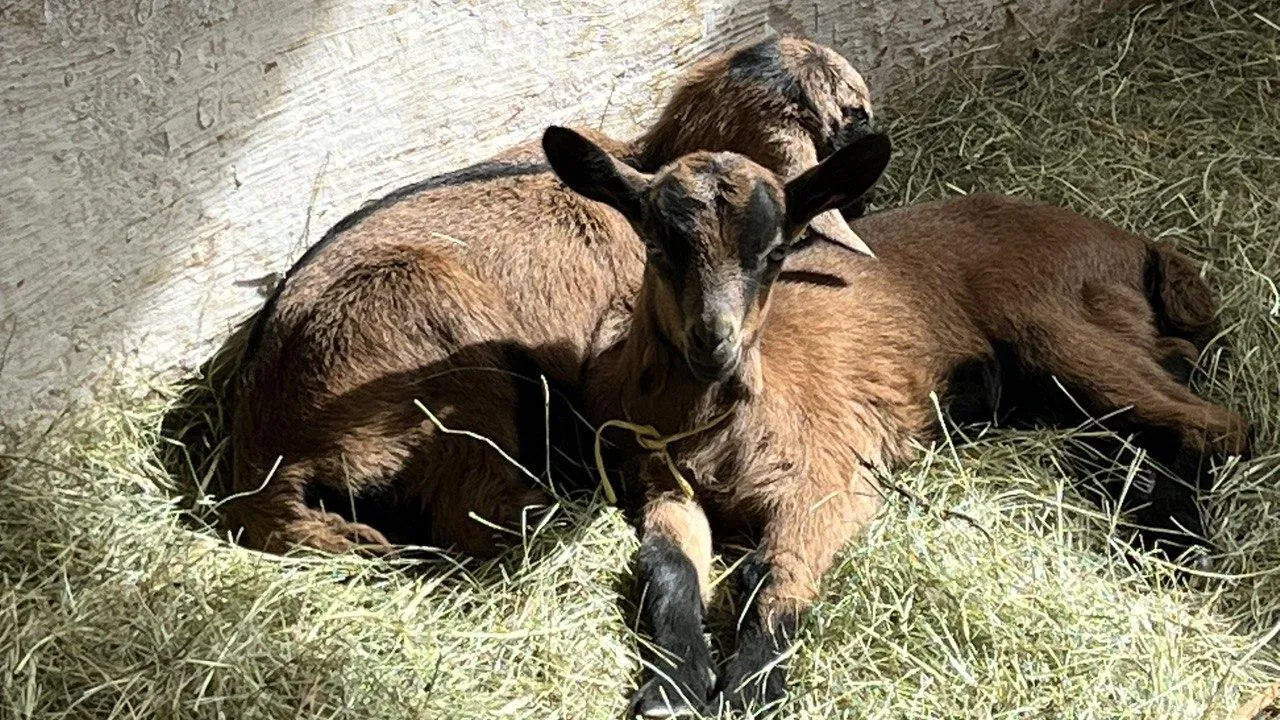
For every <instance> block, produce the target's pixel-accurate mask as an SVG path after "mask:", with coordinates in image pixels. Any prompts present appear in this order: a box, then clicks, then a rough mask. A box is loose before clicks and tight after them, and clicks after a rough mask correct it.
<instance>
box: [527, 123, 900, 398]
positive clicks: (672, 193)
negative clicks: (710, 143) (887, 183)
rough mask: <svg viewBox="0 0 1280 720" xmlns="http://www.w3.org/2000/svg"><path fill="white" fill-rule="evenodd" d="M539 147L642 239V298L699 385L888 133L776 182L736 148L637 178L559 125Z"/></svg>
mask: <svg viewBox="0 0 1280 720" xmlns="http://www.w3.org/2000/svg"><path fill="white" fill-rule="evenodd" d="M542 146H543V150H544V152H545V153H546V155H547V160H548V161H549V162H550V164H551V167H552V169H553V170H555V172H556V175H558V176H559V177H560V179H561V181H562V182H564V183H565V185H567V186H568V187H569V188H570V189H572V190H574V191H575V192H577V193H579V194H581V195H583V196H585V197H587V198H590V199H592V200H598V201H600V202H604V203H607V204H609V205H610V206H612V207H613V208H615V209H616V210H618V211H619V212H621V213H622V214H623V216H625V217H626V218H627V220H628V221H629V222H630V223H631V226H632V228H634V230H635V231H636V234H638V235H639V236H640V238H641V239H642V240H643V241H644V243H645V245H646V247H647V248H648V251H649V252H648V262H647V264H646V269H645V282H644V288H645V290H644V298H642V302H648V303H649V310H650V311H651V313H652V317H653V319H654V321H655V325H656V326H657V331H658V332H659V333H661V335H662V336H663V337H664V338H665V339H666V340H667V341H668V342H669V343H671V345H673V346H674V347H675V348H677V349H678V350H679V351H680V353H681V354H682V355H684V358H685V361H686V363H687V364H688V366H689V370H690V372H691V373H692V374H693V376H694V377H695V378H696V379H697V380H699V381H701V382H706V383H711V382H720V381H724V380H727V379H729V378H730V377H732V376H734V374H735V373H736V372H737V371H738V369H739V368H740V367H741V366H742V358H743V355H744V352H745V351H746V350H747V349H749V348H751V347H753V346H754V345H755V343H756V342H757V340H758V339H759V334H760V328H761V326H762V323H763V322H764V318H765V315H766V311H767V308H768V303H769V292H770V289H771V288H772V285H773V281H774V280H775V279H776V278H777V276H778V271H779V270H780V269H781V267H782V262H783V260H785V258H786V255H787V253H788V252H789V251H790V249H791V248H792V246H793V242H794V240H795V238H796V236H797V235H798V234H799V233H800V232H801V231H802V230H803V229H804V228H805V226H806V225H807V224H808V222H809V221H810V220H812V219H813V218H814V217H815V216H817V215H818V214H819V213H822V212H824V211H826V210H829V209H832V208H838V207H841V206H844V205H847V204H848V203H850V202H852V201H853V200H855V199H857V198H858V197H859V196H861V195H862V194H863V193H864V192H866V190H867V189H868V188H870V187H871V186H872V185H874V184H875V182H876V180H877V179H878V178H879V177H880V173H881V172H882V171H883V170H884V168H885V165H887V164H888V161H889V141H888V138H887V137H885V136H884V135H879V134H868V135H864V136H863V137H861V138H859V139H857V140H854V141H853V142H852V143H851V144H849V145H848V146H846V147H844V148H841V149H839V150H837V151H835V152H834V153H832V154H831V156H830V157H828V158H827V159H826V160H824V161H823V162H821V163H819V164H818V165H816V166H814V167H813V168H810V169H809V170H808V171H806V172H804V173H802V174H801V175H799V176H798V177H796V178H794V179H793V180H791V181H790V182H788V183H786V184H785V185H784V184H783V183H782V182H781V181H780V180H779V179H778V177H777V176H776V175H774V174H773V173H771V172H769V171H768V170H765V169H764V168H762V167H760V166H759V165H757V164H755V163H754V162H752V161H751V160H749V159H747V158H746V157H744V156H742V155H738V154H735V153H723V152H722V153H708V152H696V153H692V154H690V155H685V156H683V157H680V158H677V159H676V160H675V161H673V162H671V163H670V164H668V165H666V166H664V167H662V168H660V169H659V170H658V171H657V172H656V173H654V174H652V175H647V174H644V173H641V172H638V171H636V170H634V169H632V168H630V167H628V166H627V165H625V164H623V163H622V162H620V161H618V160H617V159H615V158H613V157H611V156H610V155H609V154H608V153H606V152H605V151H604V150H602V149H601V148H600V147H598V146H596V145H594V144H593V143H591V142H590V141H589V140H587V139H586V138H584V137H582V136H581V135H579V134H577V133H575V132H574V131H572V130H568V129H566V128H559V127H551V128H548V129H547V131H546V133H544V134H543V136H542Z"/></svg>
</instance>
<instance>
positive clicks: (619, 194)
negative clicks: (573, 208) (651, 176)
mask: <svg viewBox="0 0 1280 720" xmlns="http://www.w3.org/2000/svg"><path fill="white" fill-rule="evenodd" d="M542 152H543V153H544V154H545V155H546V156H547V162H549V163H550V164H551V169H552V170H554V171H555V173H556V176H557V177H559V178H560V181H561V182H563V183H564V184H565V185H567V186H569V189H570V190H573V191H574V192H576V193H578V194H579V195H582V196H583V197H587V198H590V199H592V200H598V201H600V202H602V203H606V204H608V205H610V206H612V207H613V208H615V209H616V210H618V211H619V212H621V213H622V214H623V215H626V216H627V217H628V218H632V219H634V218H636V216H637V214H638V213H639V210H640V195H641V193H643V192H644V189H645V186H646V185H647V184H648V176H646V175H644V174H643V173H640V172H638V171H636V170H635V169H633V168H631V167H629V166H627V165H625V164H623V163H621V162H619V161H618V160H616V159H614V157H613V156H612V155H610V154H609V153H607V152H605V151H604V150H603V149H602V148H601V147H600V146H599V145H596V144H595V143H593V142H591V141H590V140H588V139H586V138H585V137H583V136H581V135H579V134H578V133H576V132H574V131H573V130H570V129H569V128H566V127H559V126H556V125H552V126H551V127H549V128H547V129H546V131H545V132H544V133H542Z"/></svg>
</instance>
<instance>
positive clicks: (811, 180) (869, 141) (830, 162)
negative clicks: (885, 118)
mask: <svg viewBox="0 0 1280 720" xmlns="http://www.w3.org/2000/svg"><path fill="white" fill-rule="evenodd" d="M890 154H891V147H890V145H889V136H888V135H884V134H881V133H875V134H872V135H865V136H863V137H861V138H858V139H857V140H855V141H853V142H852V143H850V144H848V145H846V146H844V147H842V148H840V149H839V150H837V151H835V152H834V153H832V154H831V156H830V157H828V158H827V159H826V160H823V161H822V162H820V163H818V164H817V165H814V166H813V167H811V168H809V169H808V170H806V171H805V172H803V173H801V174H800V175H799V176H798V177H796V178H795V179H793V180H791V182H789V183H787V188H786V191H787V235H788V236H790V237H794V236H795V235H796V234H797V233H799V232H800V231H801V230H802V229H804V226H805V225H807V224H808V223H809V221H810V220H812V219H814V218H815V217H817V216H818V215H820V214H822V213H823V212H825V211H827V210H832V209H834V208H839V207H843V206H845V205H848V204H849V203H851V202H853V201H854V200H857V199H858V198H859V197H862V195H863V194H864V193H865V192H867V191H868V190H870V189H871V188H872V186H874V185H875V184H876V181H877V180H879V179H880V174H881V173H883V172H884V169H885V167H886V166H887V165H888V164H889V155H890Z"/></svg>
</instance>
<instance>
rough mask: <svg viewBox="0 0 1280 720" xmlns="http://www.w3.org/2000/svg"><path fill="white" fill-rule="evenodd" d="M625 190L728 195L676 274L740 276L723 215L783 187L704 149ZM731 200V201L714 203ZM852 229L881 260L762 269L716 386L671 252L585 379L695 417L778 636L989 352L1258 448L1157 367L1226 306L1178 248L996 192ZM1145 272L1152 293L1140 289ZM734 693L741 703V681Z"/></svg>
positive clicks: (765, 617) (656, 478) (683, 531)
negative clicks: (752, 546) (673, 188)
mask: <svg viewBox="0 0 1280 720" xmlns="http://www.w3.org/2000/svg"><path fill="white" fill-rule="evenodd" d="M557 167H558V166H557ZM716 172H721V173H723V176H721V177H716V176H715V174H716ZM624 175H625V173H624ZM562 176H563V173H562ZM630 182H631V184H633V185H640V186H643V187H648V188H649V189H646V190H645V191H644V194H643V197H644V198H646V200H645V202H648V203H650V204H651V205H652V204H653V202H654V201H653V198H654V197H655V195H658V194H660V192H661V191H659V190H654V189H652V187H659V186H663V185H664V184H671V183H672V182H674V184H676V185H677V186H679V187H680V188H681V190H682V191H683V192H687V193H688V194H690V195H691V196H697V195H699V194H700V193H702V194H704V195H705V191H704V190H702V188H706V187H708V186H714V187H717V188H719V191H718V192H719V196H718V197H717V198H715V199H714V200H711V201H705V202H702V203H701V204H700V205H698V207H700V208H701V210H699V211H698V214H696V218H697V220H696V223H695V226H696V228H697V232H695V233H692V234H689V235H688V236H687V237H686V239H685V240H683V241H681V242H685V243H688V244H689V245H690V246H691V248H692V250H691V251H690V252H688V253H687V255H686V257H687V258H688V259H687V260H686V266H685V267H683V268H682V269H681V272H683V273H684V275H686V276H690V277H692V276H694V275H697V276H698V277H703V276H706V277H711V276H718V277H724V276H728V275H733V274H735V273H739V272H742V271H741V270H740V268H741V267H745V265H744V263H742V262H741V257H740V254H741V253H740V250H739V245H740V244H741V242H742V239H741V236H740V235H739V232H740V231H741V229H742V228H743V227H745V226H744V225H742V224H737V225H735V224H733V223H732V222H729V223H728V224H727V225H726V221H725V218H726V217H728V218H732V217H736V216H739V215H741V214H742V212H741V207H742V205H743V198H744V197H746V193H745V191H744V187H746V186H749V185H751V184H754V183H760V182H766V184H768V183H769V182H771V181H765V180H762V179H761V173H760V172H758V168H757V169H752V166H751V164H750V163H747V162H746V161H743V162H740V163H736V164H735V163H734V162H732V161H730V160H728V159H724V158H708V157H707V156H705V155H701V154H700V155H695V156H691V157H689V158H682V159H680V160H679V161H677V162H676V164H675V165H674V166H673V167H669V168H666V169H664V170H662V171H661V172H660V173H659V174H658V175H657V176H655V177H654V178H653V179H651V180H643V179H632V180H631V181H630ZM645 182H649V183H651V186H646V185H643V183H645ZM571 184H572V183H571ZM575 187H577V186H575ZM769 187H770V193H771V194H772V195H774V196H777V195H778V193H780V192H781V190H780V189H779V188H778V187H777V186H776V184H770V185H769ZM588 194H589V195H590V192H588ZM607 195H608V193H602V194H599V195H591V196H593V197H597V198H598V199H610V198H609V197H606V196H607ZM790 197H791V193H790V191H788V198H789V200H788V201H790ZM695 204H696V203H695ZM618 206H621V207H626V203H625V202H623V203H619V204H618ZM718 207H720V208H723V207H727V208H729V210H727V211H726V210H719V211H714V210H712V209H710V208H718ZM735 208H737V210H735ZM655 213H658V214H660V213H659V211H658V210H655V209H653V208H652V207H651V208H650V209H649V210H646V211H644V212H637V213H633V214H634V215H635V216H636V217H644V218H651V217H653V216H654V215H655ZM633 222H636V220H635V219H634V217H633ZM663 222H666V220H665V219H663V220H659V221H652V220H647V221H645V222H644V223H642V224H641V225H639V227H641V228H642V229H641V235H649V234H653V235H655V236H656V235H660V234H661V233H660V232H658V231H657V230H654V229H653V228H656V227H659V226H661V225H662V223H663ZM853 227H854V229H855V230H856V231H857V232H858V233H859V234H860V235H862V236H863V237H864V238H866V239H867V240H868V241H869V242H870V243H871V245H872V246H873V248H874V249H875V250H876V252H877V254H878V256H879V257H878V259H871V258H866V257H861V256H858V255H855V254H852V253H849V252H846V251H843V250H841V249H837V248H834V247H831V246H829V245H824V244H819V245H813V246H810V247H807V248H805V249H802V250H799V251H798V252H796V253H794V254H792V255H791V256H790V257H789V258H788V260H787V262H786V266H785V269H784V270H783V271H782V272H781V273H780V275H778V276H777V280H776V282H775V283H774V284H775V287H773V288H772V292H770V287H769V285H768V281H770V280H772V278H770V277H768V276H765V285H764V287H762V288H761V289H760V290H759V294H758V295H757V296H756V297H755V298H754V302H750V300H751V298H750V291H741V292H746V293H747V294H746V297H747V298H748V304H747V305H739V306H737V307H732V308H729V309H728V310H727V311H726V312H730V313H733V314H735V316H736V317H738V318H740V323H741V325H740V327H739V328H738V329H737V330H736V331H735V332H726V333H724V336H725V337H735V336H736V337H738V338H740V339H741V345H740V358H739V361H738V364H737V365H735V366H734V370H733V372H732V374H731V375H729V376H728V377H727V378H725V379H723V380H714V381H708V380H707V378H706V377H705V373H703V372H701V371H698V370H697V367H698V363H697V361H696V358H692V357H691V351H692V350H691V346H690V343H689V340H688V338H689V337H690V333H689V330H688V327H689V323H690V314H691V313H693V314H694V315H696V314H697V313H698V312H699V311H700V308H699V302H697V301H695V302H690V298H689V297H687V293H689V292H690V290H689V288H692V287H695V285H686V286H685V289H684V290H683V291H681V290H679V289H678V288H676V287H674V286H673V283H672V282H671V281H670V279H669V278H670V277H672V276H673V273H672V272H671V271H670V270H669V269H664V267H663V263H664V262H667V263H668V264H669V262H670V261H669V260H663V259H662V258H669V257H671V255H672V251H671V250H669V249H666V250H663V251H662V252H661V254H659V255H656V256H654V257H656V258H659V259H657V260H653V259H651V261H650V263H649V264H648V266H647V268H646V273H645V276H644V280H643V283H642V286H641V290H640V295H639V299H638V300H637V303H636V307H635V309H634V312H633V313H632V316H631V322H630V327H629V330H628V331H627V332H626V333H625V334H624V335H623V336H622V337H620V338H602V339H600V340H599V343H600V346H601V347H602V348H605V349H603V351H602V353H601V354H600V356H599V357H598V358H597V359H596V360H595V361H593V363H592V364H591V366H590V368H589V372H588V376H587V380H586V387H587V397H588V399H589V407H590V410H591V415H592V417H593V418H594V419H595V420H598V421H604V420H607V419H613V418H626V419H627V420H629V421H631V422H634V423H640V424H646V425H652V426H653V427H654V428H656V429H657V430H658V431H659V432H660V433H662V434H664V435H672V434H675V433H679V432H686V431H690V430H695V429H699V428H701V429H700V430H698V431H697V432H695V433H694V434H693V435H692V436H691V437H690V438H688V439H686V440H683V441H681V442H679V443H678V444H676V445H675V446H674V447H673V449H672V452H673V453H674V456H675V460H676V462H677V464H678V467H679V468H680V471H681V472H682V474H683V475H684V476H685V478H687V479H688V480H689V481H690V482H691V483H692V485H693V487H694V489H695V496H694V498H691V499H689V500H687V501H686V502H687V503H689V504H696V505H698V506H701V507H703V508H705V511H706V512H707V513H708V514H710V515H711V516H712V517H713V518H715V520H716V521H715V522H714V523H713V524H712V526H711V530H712V532H714V533H715V534H716V535H717V536H720V537H723V536H724V535H726V534H733V533H738V532H742V531H745V532H746V533H747V534H748V535H749V536H751V537H754V538H756V539H757V540H758V542H759V558H760V560H761V561H762V562H763V563H764V564H765V565H766V566H767V567H768V571H769V574H770V578H769V580H768V582H765V583H763V584H762V585H761V586H760V587H759V588H758V590H759V594H758V597H757V599H756V601H755V609H756V611H758V613H759V616H760V617H761V618H762V622H763V624H764V627H768V628H772V627H775V625H776V626H778V627H784V626H785V624H780V623H782V621H783V620H784V619H785V618H794V617H796V616H798V615H799V614H801V613H803V612H804V611H805V610H806V609H807V608H808V607H809V606H810V605H811V604H812V603H813V602H814V601H815V599H816V598H817V596H818V592H819V581H820V579H821V577H822V575H823V574H824V573H825V572H826V571H827V569H828V568H829V567H830V565H831V563H832V561H833V559H834V557H835V555H836V553H837V552H838V551H839V550H840V549H841V548H842V547H843V546H844V545H845V543H847V542H848V541H849V540H850V539H851V538H853V537H855V536H857V535H858V534H860V533H861V532H862V531H863V530H864V529H865V527H866V526H867V524H868V523H869V522H870V521H871V520H872V519H873V517H874V516H875V515H876V513H877V510H878V508H879V507H880V504H881V494H882V492H881V488H880V487H879V486H878V483H877V477H878V474H879V473H881V472H885V471H886V470H888V469H890V468H892V467H894V466H895V465H898V464H899V463H902V462H904V461H906V460H908V459H909V458H911V457H912V456H913V455H914V454H915V451H914V450H913V448H914V447H916V444H915V443H916V442H917V441H927V440H928V439H929V438H930V437H931V436H932V435H933V434H934V433H935V432H936V431H937V429H938V422H937V413H936V410H935V407H934V404H933V400H932V399H931V397H930V393H931V392H937V393H938V394H939V395H941V396H945V395H946V394H947V392H948V390H949V389H951V388H949V387H948V385H949V382H950V380H951V378H952V377H953V376H954V374H955V372H956V371H957V369H959V368H960V367H962V366H963V365H964V364H966V363H968V362H972V361H974V360H984V359H994V358H995V356H996V354H997V349H996V348H997V347H998V346H1005V347H1011V348H1013V349H1014V352H1015V354H1016V356H1017V362H1018V365H1019V367H1020V368H1021V369H1022V371H1023V372H1027V373H1030V374H1035V373H1043V374H1047V375H1053V376H1057V377H1059V378H1061V379H1062V380H1063V381H1064V382H1065V383H1066V384H1068V385H1069V386H1070V387H1073V388H1076V389H1077V390H1078V391H1079V392H1080V393H1082V398H1081V402H1084V403H1086V404H1087V405H1088V407H1089V409H1090V410H1092V411H1094V412H1096V413H1099V414H1105V413H1111V412H1120V413H1121V414H1120V416H1119V417H1120V418H1121V420H1122V421H1123V422H1124V423H1127V424H1129V425H1130V426H1132V427H1135V428H1158V429H1161V430H1166V431H1169V432H1172V433H1175V434H1176V436H1177V437H1178V439H1179V440H1180V442H1181V445H1182V448H1183V452H1184V453H1186V454H1191V455H1195V456H1199V455H1201V454H1203V453H1222V454H1239V453H1243V452H1245V451H1246V450H1247V436H1248V426H1247V423H1246V422H1245V421H1244V420H1243V419H1242V418H1240V417H1239V416H1237V415H1235V414H1233V413H1231V412H1229V411H1228V410H1226V409H1224V408H1222V407H1219V406H1217V405H1214V404H1211V403H1209V402H1206V401H1204V400H1202V399H1201V398H1199V397H1197V396H1196V395H1195V394H1194V393H1192V392H1191V391H1190V390H1189V389H1187V388H1186V387H1185V386H1184V385H1182V384H1180V383H1179V382H1177V381H1176V380H1175V379H1174V378H1173V377H1171V376H1170V375H1169V373H1168V372H1167V371H1166V369H1165V368H1164V367H1162V364H1161V363H1162V362H1164V361H1165V360H1166V358H1167V357H1168V356H1169V355H1170V354H1171V353H1172V354H1177V355H1179V356H1181V357H1183V358H1189V359H1192V360H1194V357H1195V356H1196V354H1197V346H1196V344H1195V343H1196V342H1202V341H1203V339H1204V338H1205V337H1206V336H1207V334H1208V332H1209V330H1210V328H1211V325H1212V321H1213V315H1214V308H1213V302H1212V298H1211V296H1210V294H1209V293H1208V291H1207V289H1206V288H1205V287H1204V284H1203V283H1202V282H1201V281H1200V280H1199V278H1198V276H1197V275H1196V274H1195V273H1194V271H1193V270H1192V269H1191V266H1190V263H1189V262H1188V261H1187V260H1186V259H1185V258H1183V257H1182V256H1180V255H1178V254H1177V253H1176V252H1175V251H1173V250H1171V249H1169V248H1168V247H1166V246H1163V245H1156V244H1153V243H1151V242H1149V241H1147V240H1145V239H1143V238H1141V237H1138V236H1136V235H1133V234H1130V233H1127V232H1124V231H1122V230H1119V229H1117V228H1115V227H1112V226H1110V225H1107V224H1105V223H1102V222H1099V221H1095V220H1091V219H1088V218H1085V217H1082V216H1080V215H1077V214H1075V213H1073V212H1070V211H1068V210H1064V209H1061V208H1056V207H1051V206H1048V205H1042V204H1038V203H1033V202H1028V201H1022V200H1015V199H1011V198H1007V197H1000V196H994V195H974V196H969V197H963V198H957V199H953V200H946V201H942V202H937V203H931V204H926V205H920V206H916V207H910V208H905V209H900V210H895V211H890V212H885V213H881V214H877V215H873V216H871V217H868V218H864V219H862V220H860V221H858V222H856V223H854V224H853ZM1153 273H1154V274H1155V275H1157V276H1158V277H1157V278H1156V283H1157V287H1154V288H1147V287H1145V283H1148V282H1149V281H1150V280H1151V275H1152V274H1153ZM724 282H725V283H728V284H732V281H724ZM699 292H701V291H700V290H699ZM735 292H739V291H735ZM1149 293H1150V294H1149ZM815 308H821V311H820V312H815ZM1156 308H1158V312H1157V309H1156ZM1162 327H1163V328H1166V330H1165V332H1166V333H1167V335H1162V334H1161V330H1160V328H1162ZM1125 408H1130V409H1129V410H1127V411H1124V409H1125ZM725 413H727V414H728V417H727V419H725V420H723V421H722V422H720V423H718V424H715V425H714V426H709V425H710V424H711V423H713V422H714V421H715V419H716V418H718V417H720V416H722V415H723V414H725ZM642 456H643V455H642ZM642 468H643V471H642V473H641V477H640V480H641V486H642V487H643V488H644V492H645V494H646V496H647V497H648V498H649V499H650V503H651V504H650V505H649V506H648V508H649V510H650V511H652V509H653V508H654V507H655V504H654V503H655V498H670V497H672V496H673V495H675V494H677V493H678V492H679V490H678V486H677V484H676V483H675V480H674V478H672V477H671V475H670V473H669V472H667V471H666V470H665V464H663V463H656V462H653V461H652V459H650V460H649V461H647V462H645V463H644V464H643V465H642ZM656 506H657V507H661V505H660V504H658V505H656ZM687 512H692V511H687ZM644 530H645V532H646V533H655V534H658V535H662V534H668V535H667V539H668V540H670V541H671V542H672V543H674V544H675V545H676V546H679V547H689V546H696V547H699V548H700V547H702V546H703V545H705V544H706V543H708V542H709V538H704V537H702V536H701V533H702V532H703V530H702V528H701V526H696V525H686V526H680V525H676V524H672V523H657V522H649V521H648V520H647V519H646V521H645V523H644ZM695 565H696V566H698V567H699V568H704V567H705V565H703V564H702V563H700V562H699V563H695ZM701 571H702V572H705V570H701ZM699 583H700V584H703V585H705V583H706V579H705V577H700V578H699ZM730 665H731V667H732V666H733V663H731V664H730ZM761 671H762V672H765V671H764V670H763V669H761ZM767 672H768V673H772V672H775V671H772V670H770V671H767ZM733 675H734V672H733V671H732V670H731V671H730V672H729V676H730V677H733ZM736 679H739V680H741V679H743V678H736ZM646 687H648V686H646ZM722 691H723V692H725V693H727V694H728V695H729V696H731V699H730V700H729V702H730V703H733V702H735V700H734V699H732V696H733V693H734V689H733V688H722ZM644 693H645V690H642V693H641V695H643V694H644ZM737 700H741V698H740V697H739V698H737Z"/></svg>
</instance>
